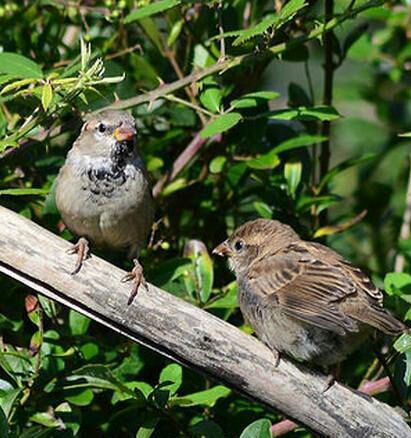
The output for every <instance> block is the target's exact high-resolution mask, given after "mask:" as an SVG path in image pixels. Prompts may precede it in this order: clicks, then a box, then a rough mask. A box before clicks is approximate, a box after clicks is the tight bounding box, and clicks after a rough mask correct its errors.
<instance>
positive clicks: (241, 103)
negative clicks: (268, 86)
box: [231, 91, 280, 108]
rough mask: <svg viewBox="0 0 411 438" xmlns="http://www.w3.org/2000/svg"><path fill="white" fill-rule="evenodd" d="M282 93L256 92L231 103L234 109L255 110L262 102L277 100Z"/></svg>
mask: <svg viewBox="0 0 411 438" xmlns="http://www.w3.org/2000/svg"><path fill="white" fill-rule="evenodd" d="M279 96H280V93H277V92H275V91H256V92H254V93H248V94H245V95H244V96H241V97H240V98H239V99H235V100H233V101H232V102H231V106H232V107H233V108H255V107H257V106H258V104H259V103H260V102H264V101H265V102H266V101H268V100H273V99H277V97H279Z"/></svg>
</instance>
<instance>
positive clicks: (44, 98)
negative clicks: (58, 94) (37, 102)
mask: <svg viewBox="0 0 411 438" xmlns="http://www.w3.org/2000/svg"><path fill="white" fill-rule="evenodd" d="M52 100H53V89H52V88H51V85H50V84H49V83H47V84H44V85H43V87H42V91H41V105H42V106H43V109H44V111H47V110H48V108H49V106H50V104H51V101H52Z"/></svg>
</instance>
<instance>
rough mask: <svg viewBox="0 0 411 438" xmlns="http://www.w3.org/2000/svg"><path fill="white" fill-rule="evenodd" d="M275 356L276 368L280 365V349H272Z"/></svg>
mask: <svg viewBox="0 0 411 438" xmlns="http://www.w3.org/2000/svg"><path fill="white" fill-rule="evenodd" d="M272 352H273V357H274V368H277V367H278V365H280V359H281V353H280V352H279V351H278V350H272Z"/></svg>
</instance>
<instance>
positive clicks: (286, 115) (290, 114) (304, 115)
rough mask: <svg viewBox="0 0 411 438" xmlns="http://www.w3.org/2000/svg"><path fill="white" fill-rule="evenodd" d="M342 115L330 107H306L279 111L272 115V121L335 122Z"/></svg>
mask: <svg viewBox="0 0 411 438" xmlns="http://www.w3.org/2000/svg"><path fill="white" fill-rule="evenodd" d="M340 117H341V116H340V114H339V113H338V112H337V111H336V110H335V109H334V108H333V107H330V106H315V107H312V108H307V107H304V106H301V107H298V108H290V109H285V110H278V111H274V112H272V113H271V115H270V116H269V118H270V119H279V120H320V121H322V122H324V121H329V122H331V121H333V120H337V119H339V118H340Z"/></svg>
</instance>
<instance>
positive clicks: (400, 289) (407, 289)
mask: <svg viewBox="0 0 411 438" xmlns="http://www.w3.org/2000/svg"><path fill="white" fill-rule="evenodd" d="M384 289H385V290H386V292H387V293H388V294H389V295H398V296H400V297H401V298H402V299H404V300H406V301H407V302H409V303H411V275H410V274H407V273H405V272H390V273H388V274H387V275H386V276H385V278H384Z"/></svg>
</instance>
